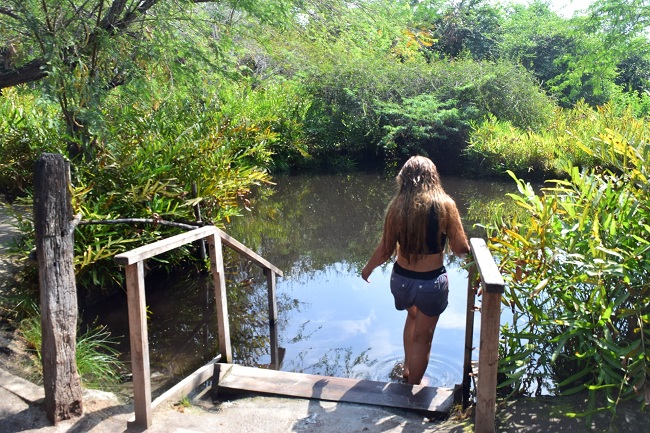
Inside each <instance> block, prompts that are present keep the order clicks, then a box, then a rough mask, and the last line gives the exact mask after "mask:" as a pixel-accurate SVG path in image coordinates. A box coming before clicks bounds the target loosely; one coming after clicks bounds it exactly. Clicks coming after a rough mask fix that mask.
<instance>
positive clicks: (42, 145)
mask: <svg viewBox="0 0 650 433" xmlns="http://www.w3.org/2000/svg"><path fill="white" fill-rule="evenodd" d="M60 134H61V128H60V125H59V122H58V119H57V118H56V111H55V110H54V109H53V108H52V106H51V105H48V104H47V103H46V102H45V101H42V100H39V99H38V98H37V97H36V96H34V94H33V93H31V92H25V91H21V90H19V89H15V88H13V89H8V90H5V91H4V92H3V95H2V97H0V154H1V155H2V157H1V158H0V192H2V193H5V194H8V195H10V196H16V195H22V194H24V193H25V191H26V190H29V189H30V186H31V184H32V178H33V177H34V161H35V159H34V154H35V153H36V152H38V151H43V152H65V151H66V149H65V146H64V145H63V144H62V143H61V141H60V140H59V139H58V137H59V136H60Z"/></svg>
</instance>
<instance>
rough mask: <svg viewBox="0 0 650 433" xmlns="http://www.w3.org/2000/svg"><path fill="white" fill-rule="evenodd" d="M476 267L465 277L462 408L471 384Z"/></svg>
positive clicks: (465, 404) (467, 403)
mask: <svg viewBox="0 0 650 433" xmlns="http://www.w3.org/2000/svg"><path fill="white" fill-rule="evenodd" d="M475 277H476V267H475V266H472V267H471V268H470V269H469V275H468V276H467V311H466V313H465V314H466V315H465V358H464V360H463V408H467V407H468V406H469V394H470V392H469V391H470V387H471V383H472V351H473V350H474V314H475V313H476V305H475V304H476V287H475V285H474V278H475Z"/></svg>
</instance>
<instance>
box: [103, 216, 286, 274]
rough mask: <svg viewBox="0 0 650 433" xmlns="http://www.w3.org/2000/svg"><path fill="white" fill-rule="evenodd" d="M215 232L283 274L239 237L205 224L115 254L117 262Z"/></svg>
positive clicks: (132, 260)
mask: <svg viewBox="0 0 650 433" xmlns="http://www.w3.org/2000/svg"><path fill="white" fill-rule="evenodd" d="M214 233H217V234H218V235H219V237H220V238H221V239H222V241H223V243H224V244H226V245H228V247H230V248H232V249H233V250H235V251H237V252H238V253H239V254H241V255H243V256H244V257H246V258H248V259H249V260H250V261H252V262H253V263H255V264H256V265H258V266H260V267H261V268H262V269H271V270H272V271H273V272H275V273H276V274H277V275H279V276H282V275H283V274H282V271H281V270H280V269H278V268H277V267H276V266H274V265H273V264H272V263H270V262H269V261H268V260H266V259H264V258H263V257H262V256H260V255H259V254H257V253H256V252H255V251H253V250H251V249H250V248H248V247H246V246H245V245H244V244H242V243H241V242H239V241H238V240H237V239H235V238H233V237H232V236H230V235H228V234H227V233H226V232H224V231H223V230H220V229H218V228H216V227H215V226H205V227H201V228H197V229H195V230H190V231H187V232H185V233H181V234H178V235H175V236H171V237H168V238H165V239H161V240H159V241H156V242H153V243H151V244H148V245H143V246H141V247H138V248H134V249H132V250H131V251H127V252H125V253H121V254H117V255H116V256H115V262H116V263H117V264H118V265H132V264H133V263H135V262H139V261H141V260H146V259H149V258H151V257H154V256H157V255H158V254H162V253H165V252H167V251H171V250H173V249H174V248H178V247H180V246H183V245H185V244H189V243H192V242H196V241H198V240H200V239H204V238H206V237H208V236H210V235H212V234H214Z"/></svg>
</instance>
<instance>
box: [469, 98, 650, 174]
mask: <svg viewBox="0 0 650 433" xmlns="http://www.w3.org/2000/svg"><path fill="white" fill-rule="evenodd" d="M628 101H631V105H626V104H627V103H628ZM647 101H648V99H647V98H638V97H634V96H633V95H632V96H628V97H623V96H621V98H620V102H619V103H618V104H615V103H609V104H605V105H604V106H601V107H598V108H597V109H593V108H591V107H589V106H588V105H586V104H585V103H579V104H577V105H576V106H575V107H574V108H572V109H570V110H567V109H562V108H558V109H556V110H555V116H554V119H553V121H552V123H551V124H550V125H549V127H548V128H547V129H544V130H541V131H539V132H532V131H530V130H522V129H519V128H515V127H514V126H512V125H511V124H510V123H508V122H503V121H499V120H497V119H495V118H490V119H488V120H487V121H485V122H483V123H481V124H480V125H478V126H476V127H475V129H474V130H473V131H472V135H471V138H470V142H469V145H468V147H467V149H466V150H465V154H466V155H467V157H468V158H469V160H470V161H472V166H473V168H474V169H475V170H477V171H478V172H479V173H483V174H492V175H494V174H497V175H499V174H503V173H505V172H506V171H512V172H513V173H515V174H516V175H517V176H523V177H528V178H531V177H536V178H542V177H547V176H549V175H551V176H554V175H560V174H561V173H562V172H563V167H564V166H565V164H566V162H567V161H568V162H570V163H571V164H572V165H575V166H580V167H592V166H594V165H597V164H600V163H601V162H600V161H597V160H595V159H594V157H593V156H592V155H591V152H587V151H585V150H584V149H583V147H582V146H578V145H576V143H577V142H582V143H586V146H587V147H589V146H592V145H594V144H595V143H597V142H596V141H594V140H592V139H593V138H596V137H598V136H599V134H601V132H602V131H604V130H612V131H617V132H618V133H621V134H624V135H628V134H629V133H632V134H635V135H636V136H635V139H638V131H642V130H643V128H641V129H639V127H638V123H639V122H641V123H643V120H638V117H637V115H636V113H642V114H643V113H644V112H645V110H647V108H646V107H647ZM641 118H643V117H641ZM632 131H637V132H632Z"/></svg>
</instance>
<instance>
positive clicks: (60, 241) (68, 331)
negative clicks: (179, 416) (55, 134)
mask: <svg viewBox="0 0 650 433" xmlns="http://www.w3.org/2000/svg"><path fill="white" fill-rule="evenodd" d="M70 188H71V185H70V164H69V162H68V161H66V160H65V159H64V158H63V156H61V155H54V154H48V153H44V154H43V155H41V157H40V158H39V160H38V161H37V163H36V167H35V174H34V228H35V231H36V254H37V257H38V279H39V285H40V293H41V329H42V341H43V346H42V350H41V354H42V361H43V384H44V387H45V411H46V414H47V417H48V419H49V420H50V421H51V422H52V423H53V424H54V425H56V424H57V422H59V421H61V420H64V419H69V418H72V417H74V416H80V415H81V414H82V412H83V403H82V396H81V394H82V392H81V382H80V379H79V374H78V372H77V364H76V359H75V356H76V355H75V343H76V331H77V308H78V307H77V288H76V282H75V275H74V266H73V257H74V251H73V247H74V223H73V216H72V194H71V190H70Z"/></svg>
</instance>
